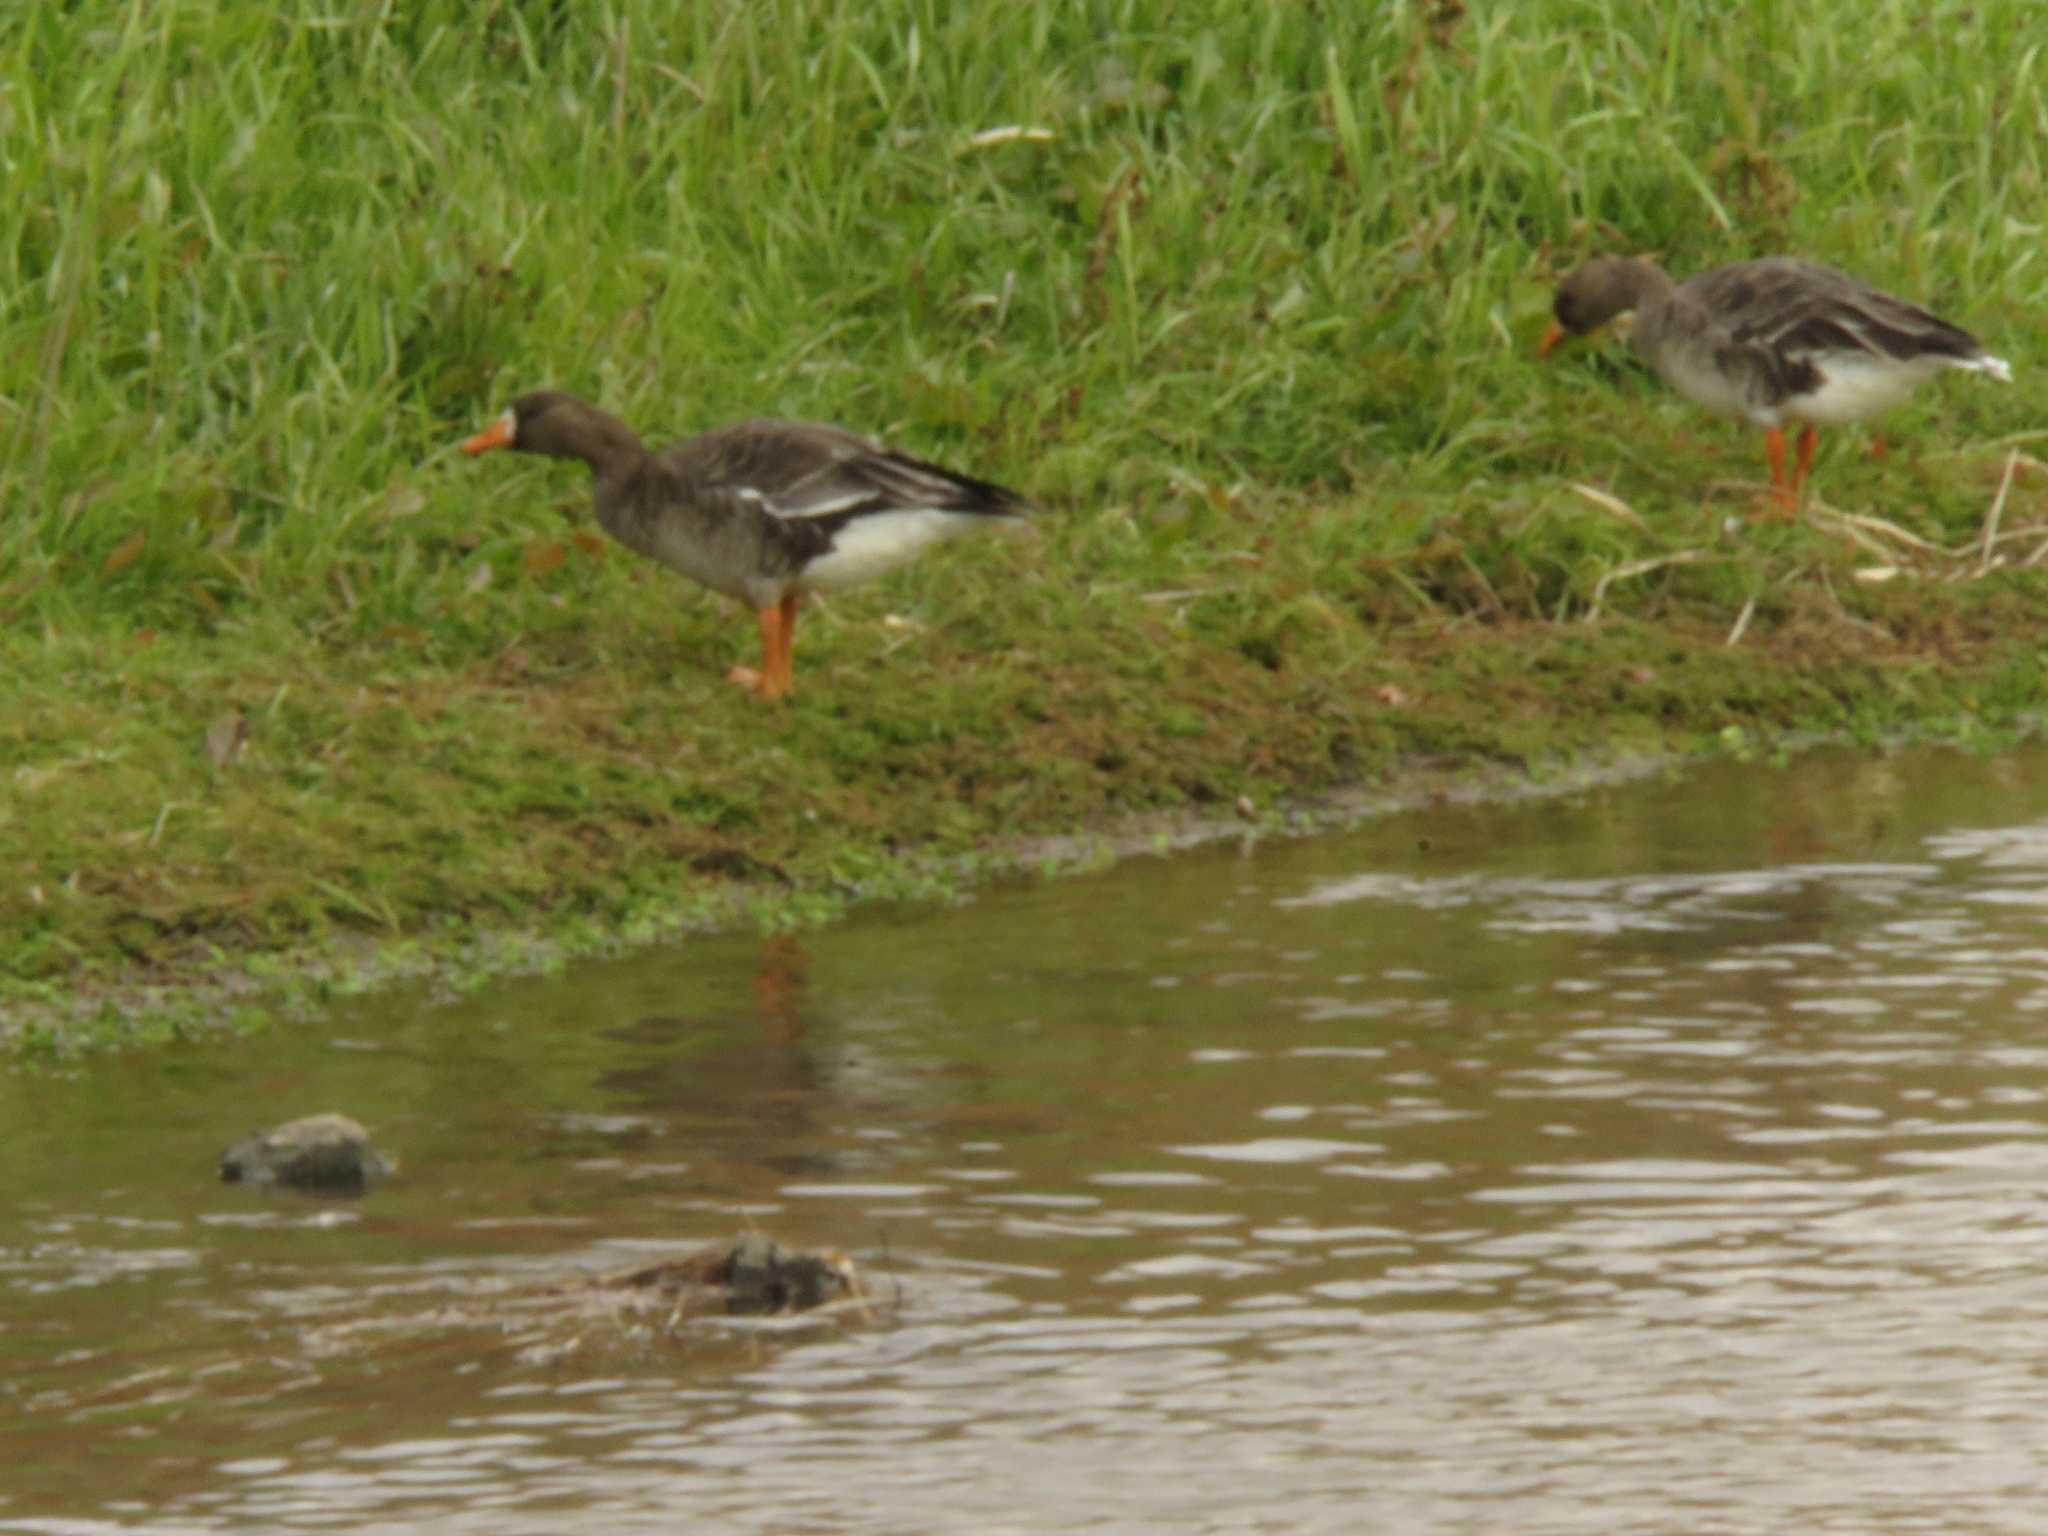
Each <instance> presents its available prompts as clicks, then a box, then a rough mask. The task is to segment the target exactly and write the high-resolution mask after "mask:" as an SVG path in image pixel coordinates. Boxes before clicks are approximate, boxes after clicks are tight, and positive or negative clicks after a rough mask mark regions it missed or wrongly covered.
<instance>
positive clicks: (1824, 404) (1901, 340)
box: [1541, 256, 2012, 511]
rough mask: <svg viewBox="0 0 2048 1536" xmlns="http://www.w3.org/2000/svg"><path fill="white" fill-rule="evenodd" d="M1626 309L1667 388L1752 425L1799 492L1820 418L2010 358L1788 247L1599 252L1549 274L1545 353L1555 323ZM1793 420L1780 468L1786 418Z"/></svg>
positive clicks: (1883, 402) (1583, 329)
mask: <svg viewBox="0 0 2048 1536" xmlns="http://www.w3.org/2000/svg"><path fill="white" fill-rule="evenodd" d="M1629 311H1633V312H1634V314H1635V325H1634V328H1633V329H1632V330H1631V332H1630V335H1629V339H1630V342H1631V344H1632V345H1633V346H1634V347H1635V349H1636V351H1637V352H1638V353H1640V354H1641V355H1642V358H1643V360H1644V361H1645V362H1647V363H1648V364H1649V365H1650V367H1651V368H1652V369H1654V370H1655V371H1656V372H1657V373H1658V374H1659V375H1660V376H1661V377H1662V378H1663V380H1664V382H1665V383H1667V384H1669V385H1670V386H1671V387H1672V388H1673V389H1675V390H1677V391H1678V392H1679V393H1680V394H1682V395H1684V396H1685V397H1686V398H1687V399H1689V400H1692V401H1694V402H1695V403H1696V404H1699V405H1703V406H1705V407H1706V408H1707V409H1708V410H1711V411H1716V412H1719V413H1720V414H1721V415H1724V416H1733V417H1735V418H1737V419H1739V420H1744V421H1748V422H1750V423H1752V424H1753V425H1755V426H1758V427H1761V428H1762V429H1763V430H1764V432H1765V434H1766V435H1765V438H1764V450H1765V454H1766V456H1767V457H1768V459H1769V460H1770V465H1771V488H1772V491H1773V493H1774V494H1775V495H1776V497H1777V500H1778V503H1779V505H1780V506H1781V507H1783V508H1784V509H1786V510H1787V511H1790V510H1791V509H1794V508H1796V507H1797V506H1798V504H1799V498H1800V495H1801V493H1802V492H1803V491H1804V490H1805V488H1806V478H1807V474H1808V472H1809V471H1810V470H1811V469H1812V467H1813V450H1814V447H1815V445H1816V444H1817V443H1818V442H1819V440H1820V432H1819V429H1820V428H1821V427H1824V426H1839V425H1842V424H1844V423H1847V422H1851V421H1857V420H1860V419H1862V418H1863V417H1865V416H1871V415H1875V414H1876V413H1877V412H1879V411H1883V410H1888V409H1890V408H1891V407H1892V406H1895V405H1897V404H1899V403H1900V402H1901V401H1903V400H1904V399H1905V398H1906V397H1907V396H1908V395H1909V394H1911V393H1912V392H1913V389H1914V387H1915V386H1916V385H1918V384H1920V383H1922V382H1923V381H1924V380H1926V379H1929V378H1931V377H1933V376H1934V375H1935V374H1937V373H1941V372H1944V371H1945V370H1947V369H1950V368H1961V369H1965V370H1968V371H1971V372H1976V373H1986V374H1989V375H1990V376H1991V377H1992V378H1994V379H1999V380H2001V381H2003V382H2006V383H2010V382H2011V381H2012V369H2011V367H2010V366H2009V365H2008V364H2007V363H2006V362H2005V360H2004V359H2003V358H1997V357H1992V356H1990V355H1989V354H1988V353H1986V352H1985V351H1984V349H1983V348H1982V347H1980V346H1978V345H1977V339H1976V337H1974V336H1972V335H1971V334H1970V333H1969V332H1968V331H1964V330H1961V329H1959V328H1957V327H1956V326H1953V325H1950V324H1949V323H1948V322H1947V321H1946V320H1942V319H1940V318H1938V317H1936V316H1935V315H1933V314H1930V313H1929V312H1928V311H1927V310H1924V309H1922V308H1921V307H1920V306H1919V305H1917V304H1912V303H1908V302H1907V301H1906V300H1904V299H1901V298H1896V297H1894V296H1893V295H1891V294H1889V293H1885V292H1882V291H1881V290H1879V289H1876V288H1872V287H1871V286H1869V285H1868V284H1867V283H1862V282H1858V281H1857V280H1856V279H1855V278H1853V277H1850V276H1849V275H1848V274H1847V273H1844V272H1837V271H1836V270H1835V269H1834V268H1832V267H1823V266H1820V265H1818V264H1816V263H1814V262H1810V261H1798V260H1795V259H1793V258H1791V257H1788V256H1768V257H1765V258H1763V259H1762V260H1760V261H1744V262H1737V263H1736V264H1735V265H1734V266H1730V267H1717V268H1715V269H1714V270H1713V271H1711V272H1703V273H1701V274H1700V275H1699V276H1697V277H1694V278H1689V279H1687V280H1686V281H1685V282H1682V283H1674V282H1673V281H1672V280H1671V278H1670V277H1668V276H1667V275H1666V274H1665V272H1664V270H1663V269H1662V268H1661V267H1659V266H1657V265H1656V264H1655V263H1654V262H1649V261H1641V260H1637V259H1633V258H1627V257H1614V256H1604V257H1600V258H1598V259H1596V260H1593V261H1589V262H1587V263H1586V264H1585V265H1584V266H1582V267H1580V268H1579V269H1578V270H1577V271H1575V272H1573V273H1572V274H1571V275H1570V276H1568V277H1566V278H1565V279H1564V281H1563V282H1561V283H1559V284H1558V286H1557V301H1556V305H1555V311H1554V313H1555V317H1556V318H1555V319H1554V320H1553V322H1552V324H1551V327H1550V331H1549V333H1548V334H1547V335H1546V336H1545V337H1544V338H1543V345H1542V348H1541V352H1542V355H1543V356H1545V357H1547V356H1549V355H1550V353H1551V351H1552V349H1554V348H1555V347H1556V346H1557V344H1558V343H1559V342H1561V341H1562V340H1564V338H1565V337H1567V336H1582V335H1585V334H1586V333H1587V332H1589V331H1594V330H1598V329H1599V328H1600V327H1601V326H1602V325H1605V324H1606V323H1607V322H1608V321H1609V320H1612V319H1613V318H1614V317H1615V316H1617V315H1620V314H1623V313H1626V312H1629ZM1788 421H1796V422H1800V423H1802V430H1801V432H1800V434H1799V446H1798V461H1797V464H1796V465H1795V467H1794V468H1793V470H1792V471H1791V472H1790V473H1789V474H1788V473H1787V471H1786V468H1785V431H1784V428H1785V423H1787V422H1788Z"/></svg>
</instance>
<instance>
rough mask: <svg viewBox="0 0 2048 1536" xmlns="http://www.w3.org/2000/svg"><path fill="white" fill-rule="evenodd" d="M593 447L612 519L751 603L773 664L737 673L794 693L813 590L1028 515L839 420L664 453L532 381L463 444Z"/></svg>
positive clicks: (654, 554)
mask: <svg viewBox="0 0 2048 1536" xmlns="http://www.w3.org/2000/svg"><path fill="white" fill-rule="evenodd" d="M462 448H463V451H464V452H465V453H471V454H478V453H488V452H489V451H490V450H491V449H493V448H512V449H516V450H518V451H519V452H522V453H544V454H548V455H550V456H552V457H554V458H558V459H581V460H582V461H583V462H584V463H586V464H588V465H589V466H590V467H591V469H592V470H594V471H595V472H596V474H597V520H598V522H600V523H602V524H603V525H604V529H605V531H606V532H607V533H609V534H611V536H612V537H613V538H615V539H617V540H618V541H619V542H620V543H621V544H624V545H625V546H626V547H627V548H629V549H632V550H636V551H638V552H639V553H640V554H643V555H645V556H647V557H648V558H649V559H650V560H657V561H659V562H660V563H661V564H663V565H665V566H667V567H668V568H669V569H670V570H673V571H678V572H680V573H681V574H682V575H685V576H687V577H689V578H690V579H691V580H692V581H696V582H701V583H702V584H703V585H705V586H707V587H709V588H711V589H712V590H713V591H714V592H723V593H725V594H727V595H728V596H731V597H736V598H738V599H739V600H740V601H741V602H743V603H746V604H748V605H749V606H751V607H752V608H753V609H754V611H755V613H756V615H757V616H758V618H759V621H760V626H761V667H760V670H759V671H756V670H754V669H753V668H751V667H734V668H733V669H732V671H731V672H730V673H729V674H728V681H730V682H734V683H737V684H739V685H741V686H742V687H746V688H750V689H752V690H753V691H754V692H755V693H756V694H758V695H759V696H760V697H761V698H764V699H779V698H783V697H785V696H786V695H787V694H788V693H789V691H790V686H791V671H792V661H791V653H792V650H793V647H794V645H795V641H796V615H797V606H798V604H799V602H800V600H801V598H802V594H804V593H806V592H810V591H815V590H818V589H821V588H827V587H837V586H846V585H850V584H852V583H855V582H861V581H867V580H870V579H872V578H873V577H876V576H880V575H881V574H883V573H884V572H885V571H889V570H893V569H894V568H895V567H897V566H899V565H901V564H903V563H904V562H905V561H907V560H909V559H910V558H912V557H913V556H914V555H916V554H917V553H918V552H919V551H921V550H923V549H924V548H925V547H926V546H927V545H930V544H934V543H937V542H938V541H939V540H941V539H946V538H951V537H953V536H954V535H956V534H961V533H968V532H972V531H974V530H976V529H981V528H992V527H996V526H998V525H1011V526H1016V525H1020V524H1021V523H1022V520H1023V518H1024V516H1025V514H1026V513H1027V512H1029V511H1030V509H1031V504H1030V503H1029V502H1027V501H1026V500H1025V499H1024V498H1023V497H1022V496H1019V495H1018V494H1017V493H1016V492H1014V491H1009V490H1005V489H1004V488H1003V487H1002V486H999V485H991V484H989V483H988V482H987V481H985V480H976V479H973V478H971V477H970V476H967V475H962V474H956V473H954V472H953V471H952V470H949V469H941V468H940V467H939V466H938V465H936V464H927V463H926V462H925V461H924V460H922V459H916V458H912V457H911V456H910V455H909V454H907V453H897V452H895V451H893V450H891V449H888V448H883V447H881V446H879V445H878V444H876V443H873V442H871V441H869V440H868V439H867V438H864V437H861V436H859V435H858V434H856V433H853V432H848V431H846V430H844V429H843V428H840V427H832V426H822V425H819V424H817V423H815V422H802V421H770V420H756V421H742V422H739V423H737V424H735V425H733V426H729V427H720V428H718V429H716V430H715V431H711V432H706V433H704V434H703V435H702V436H701V437H693V438H689V439H687V440H685V441H683V442H680V443H674V444H671V445H670V446H668V447H666V448H663V449H661V450H660V451H659V452H654V453H650V452H649V451H648V450H647V448H646V447H645V446H644V445H643V444H642V443H641V441H640V439H639V438H638V437H637V436H636V435H635V434H634V432H633V430H632V428H630V427H628V426H627V425H626V424H625V423H624V422H622V421H620V420H619V419H618V418H617V417H616V416H611V415H608V414H607V413H605V412H604V411H601V410H599V409H598V408H597V407H596V406H594V405H589V404H587V403H585V402H584V401H582V400H579V399H577V398H576V397H575V396H574V395H567V394H563V393H561V392H560V391H558V390H542V391H540V392H538V393H536V394H530V395H522V396H521V397H520V398H519V399H517V400H515V401H513V402H512V406H511V408H510V409H509V410H507V411H506V412H505V413H504V414H503V415H502V416H500V417H499V418H498V419H497V420H496V421H495V422H493V423H492V424H491V425H490V426H488V427H486V428H484V430H483V431H481V432H479V433H477V434H476V435H475V436H474V437H472V438H470V439H468V440H467V441H466V442H464V443H463V445H462Z"/></svg>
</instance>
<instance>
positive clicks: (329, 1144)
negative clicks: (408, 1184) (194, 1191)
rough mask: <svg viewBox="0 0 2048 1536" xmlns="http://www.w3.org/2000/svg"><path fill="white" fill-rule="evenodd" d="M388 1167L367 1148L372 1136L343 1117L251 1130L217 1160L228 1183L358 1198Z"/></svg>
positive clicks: (389, 1164) (385, 1160)
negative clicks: (263, 1185)
mask: <svg viewBox="0 0 2048 1536" xmlns="http://www.w3.org/2000/svg"><path fill="white" fill-rule="evenodd" d="M392 1168H393V1164H392V1162H391V1160H390V1159H389V1158H387V1157H385V1156H384V1154H383V1153H381V1152H379V1151H378V1150H377V1149H376V1148H375V1147H373V1146H371V1145H370V1133H369V1132H368V1131H366V1130H364V1129H363V1128H362V1126H361V1125H360V1124H358V1123H357V1122H356V1121H354V1120H351V1119H349V1117H348V1116H347V1115H307V1116H306V1117H305V1118H303V1119H300V1120H288V1121H286V1122H285V1123H284V1124H283V1125H279V1126H274V1127H272V1128H271V1129H270V1130H267V1131H252V1132H251V1133H250V1134H249V1135H247V1136H244V1137H243V1138H242V1139H241V1140H240V1141H237V1142H235V1143H233V1144H232V1145H231V1146H229V1148H228V1149H227V1150H226V1151H225V1152H223V1153H221V1155H220V1176H221V1178H223V1179H224V1180H226V1181H227V1182H228V1183H230V1184H237V1183H239V1184H287V1185H290V1186H291V1187H292V1188H293V1189H312V1190H319V1191H322V1192H323V1193H327V1194H336V1195H359V1194H361V1193H362V1192H363V1191H364V1190H365V1189H367V1188H369V1186H370V1185H371V1184H372V1183H373V1182H374V1181H376V1180H378V1179H381V1178H383V1177H385V1176H386V1175H387V1174H389V1173H390V1172H391V1171H392Z"/></svg>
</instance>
